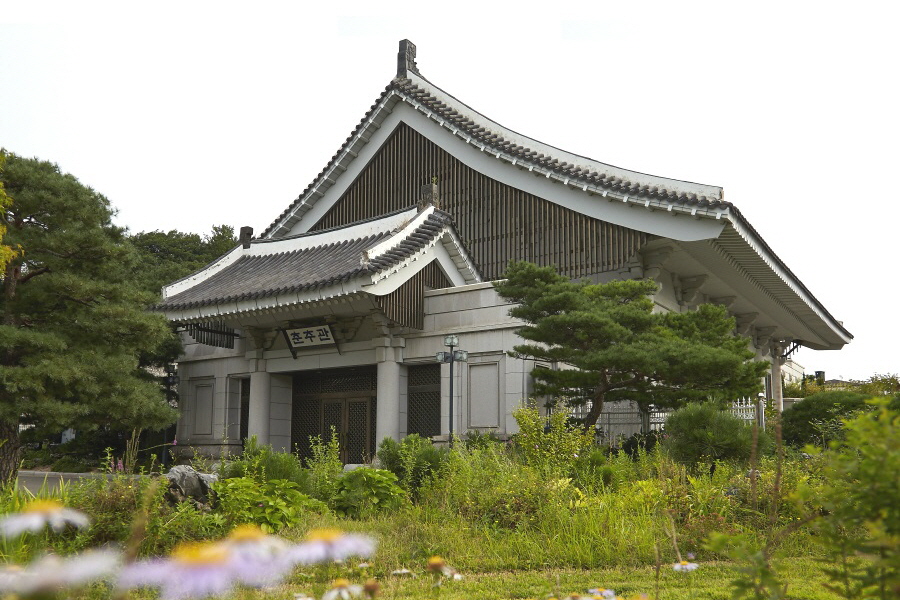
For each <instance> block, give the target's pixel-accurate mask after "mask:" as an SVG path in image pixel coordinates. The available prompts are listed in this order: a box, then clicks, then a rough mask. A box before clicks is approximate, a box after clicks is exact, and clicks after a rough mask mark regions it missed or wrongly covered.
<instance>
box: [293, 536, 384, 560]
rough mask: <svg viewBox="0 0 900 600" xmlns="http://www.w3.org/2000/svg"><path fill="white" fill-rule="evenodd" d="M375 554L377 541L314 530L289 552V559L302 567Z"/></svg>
mask: <svg viewBox="0 0 900 600" xmlns="http://www.w3.org/2000/svg"><path fill="white" fill-rule="evenodd" d="M374 552H375V540H374V539H372V538H370V537H368V536H365V535H358V534H354V533H344V532H342V531H340V530H338V529H314V530H313V531H310V532H309V534H308V535H307V537H306V541H305V542H302V543H300V544H297V545H296V546H294V547H293V548H291V549H290V550H288V555H289V559H290V560H292V561H294V562H296V563H298V564H302V565H311V564H316V563H324V562H334V561H338V560H345V559H346V558H349V557H350V556H362V557H368V556H371V555H372V554H373V553H374Z"/></svg>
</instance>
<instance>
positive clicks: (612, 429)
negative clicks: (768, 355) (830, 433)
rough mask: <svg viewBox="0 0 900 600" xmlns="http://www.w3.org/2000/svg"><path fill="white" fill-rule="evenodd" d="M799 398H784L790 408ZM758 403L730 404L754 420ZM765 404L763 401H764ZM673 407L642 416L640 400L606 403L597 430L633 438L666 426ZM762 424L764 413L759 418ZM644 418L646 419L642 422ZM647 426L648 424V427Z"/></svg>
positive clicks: (609, 436) (612, 437)
mask: <svg viewBox="0 0 900 600" xmlns="http://www.w3.org/2000/svg"><path fill="white" fill-rule="evenodd" d="M796 401H798V399H797V398H785V399H784V407H785V408H787V407H788V406H790V405H791V404H792V403H793V402H796ZM758 406H759V403H758V401H757V400H756V399H755V398H742V399H740V400H735V401H734V402H732V403H731V413H732V414H733V415H734V416H736V417H738V418H740V419H742V420H744V421H747V422H748V423H752V422H753V421H755V420H756V419H757V418H758V417H757V412H758ZM762 406H764V404H762ZM588 410H590V406H585V407H582V408H581V410H579V411H577V412H578V413H579V414H576V415H575V416H583V414H587V411H588ZM670 412H671V411H670V410H651V411H650V413H649V415H642V414H641V411H640V410H638V406H637V403H635V402H631V401H620V402H607V403H605V404H604V405H603V412H602V413H600V418H599V419H597V431H598V435H599V437H600V439H601V440H603V441H605V442H613V443H615V442H616V441H618V440H621V439H624V438H627V437H630V436H632V435H634V434H635V433H641V431H643V430H645V429H648V430H650V431H658V430H660V429H662V428H663V426H664V425H665V423H666V419H667V418H668V417H669V413H670ZM759 418H760V419H761V420H760V422H761V424H764V421H762V415H760V417H759ZM642 419H644V420H645V422H643V423H642ZM645 425H646V426H645Z"/></svg>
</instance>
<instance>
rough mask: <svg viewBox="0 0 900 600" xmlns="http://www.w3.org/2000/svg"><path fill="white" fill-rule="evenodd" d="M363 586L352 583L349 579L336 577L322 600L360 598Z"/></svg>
mask: <svg viewBox="0 0 900 600" xmlns="http://www.w3.org/2000/svg"><path fill="white" fill-rule="evenodd" d="M363 590H364V588H363V586H361V585H354V584H351V583H350V580H349V579H344V578H343V577H342V578H340V579H335V580H334V581H333V582H332V584H331V589H330V590H328V591H327V592H325V593H324V594H322V600H351V598H359V597H361V596H362V594H363Z"/></svg>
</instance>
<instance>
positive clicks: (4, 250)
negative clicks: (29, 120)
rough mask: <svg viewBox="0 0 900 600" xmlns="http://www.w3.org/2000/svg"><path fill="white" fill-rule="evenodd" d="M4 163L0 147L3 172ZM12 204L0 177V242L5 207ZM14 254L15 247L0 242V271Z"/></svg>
mask: <svg viewBox="0 0 900 600" xmlns="http://www.w3.org/2000/svg"><path fill="white" fill-rule="evenodd" d="M5 164H6V151H4V150H3V149H0V173H2V172H3V166H4V165H5ZM11 204H12V198H10V197H9V195H8V194H7V193H6V190H5V189H4V186H3V179H2V177H0V242H2V241H3V236H4V235H5V234H6V223H7V221H6V209H7V208H9V206H10V205H11ZM15 256H16V249H15V248H13V247H12V246H9V245H7V244H0V272H4V271H5V270H6V265H7V264H8V263H9V261H10V260H12V259H13V258H14V257H15Z"/></svg>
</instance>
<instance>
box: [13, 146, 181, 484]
mask: <svg viewBox="0 0 900 600" xmlns="http://www.w3.org/2000/svg"><path fill="white" fill-rule="evenodd" d="M0 182H2V184H3V185H4V186H5V188H6V191H7V193H8V194H9V195H10V196H11V197H12V198H13V199H14V202H13V204H12V205H11V206H9V207H7V209H6V211H5V213H4V215H3V223H4V225H6V226H8V229H7V231H6V234H5V237H4V243H8V244H11V245H14V246H15V247H16V248H18V249H19V251H18V253H17V255H16V256H15V257H14V258H12V259H11V260H10V261H9V263H8V264H7V265H6V269H5V271H4V273H3V277H2V278H3V286H4V294H3V295H2V297H0V312H2V322H0V347H2V348H3V349H4V352H3V354H2V356H0V381H2V382H3V385H2V386H0V437H3V438H6V439H7V440H8V442H7V446H6V449H0V459H2V460H0V479H5V478H8V477H11V475H12V473H14V471H15V466H14V465H13V464H11V463H10V462H9V460H8V459H6V458H4V454H5V453H6V452H7V451H10V452H14V451H16V450H17V449H18V424H19V420H20V418H22V416H23V415H25V416H26V418H27V421H28V422H30V423H42V424H45V425H47V426H54V427H57V428H58V429H60V430H62V429H65V428H67V427H74V428H75V429H77V430H79V431H84V430H90V429H93V428H95V427H98V426H103V425H106V426H111V427H114V428H119V429H124V430H130V429H133V428H150V429H156V428H160V427H163V426H166V425H168V424H170V423H171V422H172V421H174V420H175V418H176V414H175V411H174V410H173V409H172V408H171V407H170V406H169V405H168V404H167V403H166V401H165V398H164V395H163V391H162V388H161V387H160V385H159V383H158V382H157V381H156V380H155V379H154V378H153V377H152V376H151V375H149V374H147V373H146V372H145V371H144V370H142V369H141V368H140V357H141V355H142V353H145V352H148V351H153V350H155V349H157V348H159V347H161V346H163V345H165V344H167V343H171V340H172V339H173V338H174V334H173V333H172V331H171V329H170V327H169V325H168V324H167V322H166V320H165V318H164V317H163V316H162V315H159V314H153V313H150V312H148V311H146V310H145V308H146V307H147V306H148V305H149V304H150V303H152V302H153V301H154V297H153V296H151V295H148V294H146V293H144V291H143V289H142V288H141V286H140V284H139V282H138V281H137V277H138V275H137V274H138V273H140V270H141V269H140V266H139V258H138V255H137V254H136V253H135V252H134V250H133V248H132V247H131V246H130V245H129V244H128V243H127V242H126V240H125V235H124V232H123V230H122V229H121V228H118V227H116V226H114V225H113V224H112V214H113V211H112V209H111V207H110V205H109V202H108V201H107V200H106V198H104V197H103V196H101V195H100V194H98V193H96V192H95V191H93V190H91V189H90V188H87V187H85V186H83V185H82V184H81V183H79V182H78V180H77V179H75V177H73V176H71V175H64V174H62V173H61V172H60V171H59V168H58V167H57V166H56V165H54V164H52V163H49V162H44V161H40V160H37V159H23V158H20V157H17V156H15V155H12V154H10V155H8V156H7V162H6V166H5V168H4V169H3V171H2V173H0ZM7 456H8V455H7Z"/></svg>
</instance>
